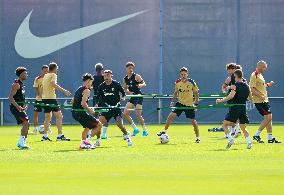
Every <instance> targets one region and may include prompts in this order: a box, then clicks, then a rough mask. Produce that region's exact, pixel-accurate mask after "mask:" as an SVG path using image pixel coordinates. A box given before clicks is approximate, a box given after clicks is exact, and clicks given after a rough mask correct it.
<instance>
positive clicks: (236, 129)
mask: <svg viewBox="0 0 284 195" xmlns="http://www.w3.org/2000/svg"><path fill="white" fill-rule="evenodd" d="M235 131H236V132H237V133H240V132H241V128H240V123H237V124H236V126H235Z"/></svg>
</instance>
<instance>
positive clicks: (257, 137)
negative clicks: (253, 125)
mask: <svg viewBox="0 0 284 195" xmlns="http://www.w3.org/2000/svg"><path fill="white" fill-rule="evenodd" d="M252 138H253V139H254V140H255V141H257V142H258V143H261V144H262V143H264V141H262V140H261V137H260V136H257V135H254V136H253V137H252Z"/></svg>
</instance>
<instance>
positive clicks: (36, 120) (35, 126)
mask: <svg viewBox="0 0 284 195" xmlns="http://www.w3.org/2000/svg"><path fill="white" fill-rule="evenodd" d="M38 115H39V112H38V111H34V118H33V120H34V133H37V131H38V128H39V127H38V126H39V125H38Z"/></svg>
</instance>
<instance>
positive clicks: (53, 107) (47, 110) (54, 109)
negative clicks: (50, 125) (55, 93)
mask: <svg viewBox="0 0 284 195" xmlns="http://www.w3.org/2000/svg"><path fill="white" fill-rule="evenodd" d="M42 103H44V104H52V105H51V106H47V105H43V108H44V113H50V112H58V111H60V107H59V106H57V105H58V103H57V101H56V99H43V100H42Z"/></svg>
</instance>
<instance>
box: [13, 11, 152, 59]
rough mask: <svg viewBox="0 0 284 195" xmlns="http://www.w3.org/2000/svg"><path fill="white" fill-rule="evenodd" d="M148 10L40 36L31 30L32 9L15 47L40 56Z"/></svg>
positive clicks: (20, 50) (24, 21)
mask: <svg viewBox="0 0 284 195" xmlns="http://www.w3.org/2000/svg"><path fill="white" fill-rule="evenodd" d="M147 11H148V10H143V11H140V12H136V13H134V14H130V15H126V16H122V17H119V18H114V19H111V20H107V21H104V22H100V23H96V24H93V25H90V26H86V27H82V28H78V29H75V30H71V31H68V32H64V33H61V34H57V35H53V36H49V37H38V36H35V35H34V34H33V33H32V32H31V30H30V17H31V14H32V12H33V10H32V11H30V13H29V14H28V15H27V16H26V18H25V19H24V20H23V22H22V23H21V25H20V26H19V28H18V31H17V33H16V36H15V42H14V45H15V49H16V51H17V53H18V54H19V55H20V56H22V57H24V58H39V57H42V56H46V55H48V54H51V53H53V52H55V51H58V50H60V49H62V48H64V47H67V46H69V45H71V44H73V43H76V42H78V41H80V40H82V39H85V38H87V37H89V36H92V35H94V34H96V33H98V32H100V31H103V30H105V29H108V28H110V27H112V26H114V25H117V24H119V23H121V22H124V21H126V20H129V19H130V18H133V17H135V16H138V15H140V14H143V13H145V12H147Z"/></svg>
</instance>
